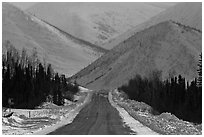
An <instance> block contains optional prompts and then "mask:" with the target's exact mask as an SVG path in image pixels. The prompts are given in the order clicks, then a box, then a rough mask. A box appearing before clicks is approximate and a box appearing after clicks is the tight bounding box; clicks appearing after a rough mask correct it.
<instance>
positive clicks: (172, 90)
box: [118, 54, 202, 123]
mask: <svg viewBox="0 0 204 137" xmlns="http://www.w3.org/2000/svg"><path fill="white" fill-rule="evenodd" d="M197 72H198V78H195V79H194V80H192V81H191V82H190V83H189V81H187V80H186V79H185V78H184V77H182V76H181V75H179V76H177V77H173V78H170V79H167V80H164V81H162V80H160V75H161V72H157V71H155V72H153V74H152V76H151V77H150V78H141V76H140V75H137V76H136V77H135V78H134V79H132V80H130V81H129V83H128V84H127V85H123V86H121V87H119V88H118V89H119V91H124V92H125V93H126V94H127V95H128V97H129V98H130V99H132V100H136V101H142V102H145V103H147V104H148V105H150V106H151V107H152V108H153V109H154V110H156V111H157V112H158V113H159V114H160V113H162V112H170V113H172V114H174V115H176V116H177V117H178V118H180V119H183V120H185V121H190V122H194V123H202V54H200V60H199V63H198V70H197Z"/></svg>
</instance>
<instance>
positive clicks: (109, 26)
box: [27, 2, 172, 49]
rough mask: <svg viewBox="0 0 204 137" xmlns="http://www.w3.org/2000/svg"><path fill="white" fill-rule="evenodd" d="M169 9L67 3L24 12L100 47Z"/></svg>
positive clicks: (165, 5)
mask: <svg viewBox="0 0 204 137" xmlns="http://www.w3.org/2000/svg"><path fill="white" fill-rule="evenodd" d="M159 5H164V6H159ZM170 6H172V3H166V4H163V3H159V4H157V5H152V4H150V3H137V2H136V3H120V2H119V3H109V2H108V3H100V2H95V3H94V2H88V3H70V2H66V3H39V4H36V5H34V6H32V7H31V8H30V9H28V10H27V11H28V12H30V13H32V14H34V15H35V16H37V17H38V18H40V19H43V20H45V21H46V22H49V23H50V24H52V25H54V26H56V27H58V28H60V29H61V30H64V31H65V32H67V33H70V34H71V35H73V36H75V37H77V38H80V39H83V40H86V41H89V42H91V43H93V44H96V45H98V46H101V47H103V44H104V43H105V42H107V41H109V40H110V39H112V38H114V37H117V36H118V35H120V34H122V33H124V32H126V31H127V30H129V29H131V28H132V27H134V26H136V25H138V24H141V23H142V22H144V21H146V20H147V19H149V18H150V17H153V16H154V15H156V14H158V13H160V12H161V11H163V10H164V9H166V8H168V7H170ZM105 48H106V49H111V48H112V47H111V46H110V47H107V46H106V47H105Z"/></svg>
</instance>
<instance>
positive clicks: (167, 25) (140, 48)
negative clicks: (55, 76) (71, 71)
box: [71, 21, 202, 89]
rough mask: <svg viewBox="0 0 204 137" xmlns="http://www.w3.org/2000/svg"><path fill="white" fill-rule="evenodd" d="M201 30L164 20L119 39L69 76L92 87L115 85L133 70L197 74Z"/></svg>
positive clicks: (143, 73)
mask: <svg viewBox="0 0 204 137" xmlns="http://www.w3.org/2000/svg"><path fill="white" fill-rule="evenodd" d="M201 48H202V33H201V32H200V31H197V30H196V29H193V28H190V27H187V26H184V25H181V24H177V23H175V22H173V21H165V22H162V23H159V24H157V25H154V26H152V27H149V28H147V29H145V30H143V31H141V32H138V33H136V34H135V35H133V36H132V37H130V38H128V39H127V40H124V41H123V42H121V43H120V44H119V45H118V46H116V47H115V48H113V49H112V50H111V51H110V52H108V53H107V54H105V55H103V56H102V57H101V58H99V59H98V60H96V61H95V62H94V63H92V64H91V65H89V66H88V67H87V68H85V69H83V70H81V71H80V72H79V73H77V74H76V75H74V76H73V77H72V78H71V79H72V80H76V81H77V82H78V83H79V84H81V85H83V86H88V87H89V88H92V89H106V88H107V89H114V88H116V87H118V86H121V85H122V84H125V83H127V82H128V81H129V80H130V79H131V78H133V77H134V76H135V75H136V74H139V75H141V76H142V77H151V76H152V73H153V72H154V71H159V72H160V73H161V78H162V79H166V78H169V77H172V76H175V75H178V74H181V75H182V76H184V77H186V79H187V80H191V79H193V78H194V77H196V76H197V63H198V58H199V53H200V52H201Z"/></svg>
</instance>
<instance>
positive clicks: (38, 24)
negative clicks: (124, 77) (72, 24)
mask: <svg viewBox="0 0 204 137" xmlns="http://www.w3.org/2000/svg"><path fill="white" fill-rule="evenodd" d="M2 9H3V10H2V42H3V51H4V50H5V48H4V46H5V44H4V43H5V41H7V40H9V41H10V42H11V44H13V45H14V46H15V47H16V48H17V49H20V50H21V49H22V48H26V49H27V50H28V51H29V52H30V51H32V49H33V48H37V51H38V54H39V58H40V59H41V60H43V58H44V59H45V60H46V62H48V63H51V64H52V65H53V67H54V69H55V70H56V71H58V72H59V73H64V74H66V75H67V76H70V75H72V74H74V73H76V72H77V71H79V70H80V69H82V68H83V67H85V66H87V65H88V64H90V63H91V62H93V61H94V60H95V59H97V58H98V57H100V56H101V55H102V54H104V51H105V50H104V51H102V50H97V47H94V46H93V44H92V45H88V43H85V42H84V41H80V39H74V37H72V38H70V37H67V36H66V35H65V34H63V33H61V31H60V30H58V29H56V28H54V27H52V26H50V25H48V24H46V23H45V22H43V21H41V20H39V19H38V18H36V17H34V16H30V15H28V14H27V13H25V12H23V11H21V10H19V9H17V8H16V7H14V6H12V5H11V4H8V3H3V5H2ZM92 47H93V48H92Z"/></svg>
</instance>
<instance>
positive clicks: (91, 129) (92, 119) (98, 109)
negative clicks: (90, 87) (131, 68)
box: [49, 93, 133, 135]
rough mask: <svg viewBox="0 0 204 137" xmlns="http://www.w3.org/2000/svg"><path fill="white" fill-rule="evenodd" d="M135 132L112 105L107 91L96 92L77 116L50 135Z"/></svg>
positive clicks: (124, 133)
mask: <svg viewBox="0 0 204 137" xmlns="http://www.w3.org/2000/svg"><path fill="white" fill-rule="evenodd" d="M131 133H133V132H132V131H131V130H130V128H129V127H127V126H125V125H124V124H123V122H122V119H121V117H120V116H119V112H118V111H117V110H116V109H115V108H114V107H112V106H111V104H110V103H109V101H108V95H107V93H106V94H104V93H94V95H93V97H92V100H91V102H90V103H89V104H87V105H86V106H85V107H84V108H83V109H82V110H81V111H80V112H79V114H78V115H77V116H76V117H75V119H74V121H73V122H72V123H71V124H68V125H65V126H63V127H61V128H59V129H57V130H55V131H53V132H51V133H49V134H50V135H129V134H131Z"/></svg>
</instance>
